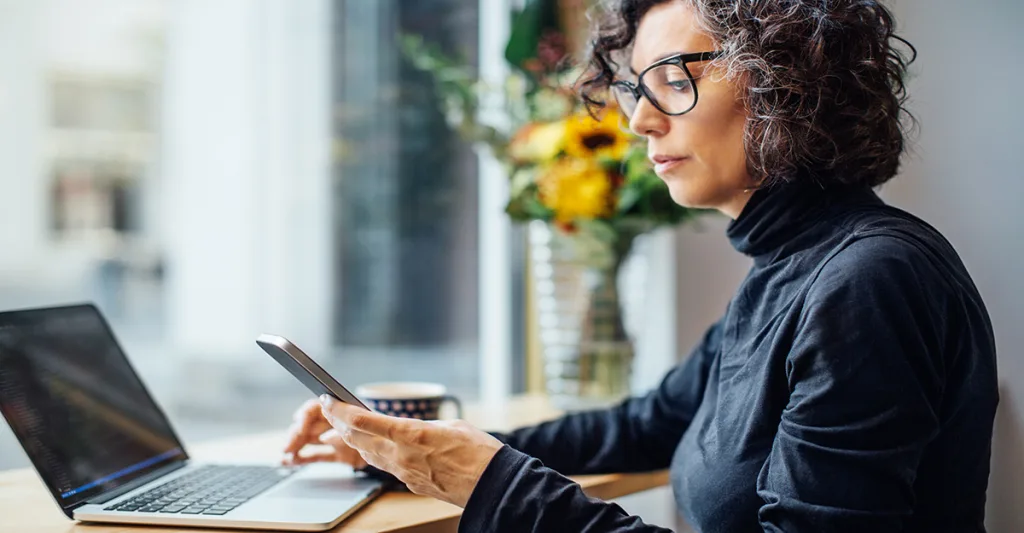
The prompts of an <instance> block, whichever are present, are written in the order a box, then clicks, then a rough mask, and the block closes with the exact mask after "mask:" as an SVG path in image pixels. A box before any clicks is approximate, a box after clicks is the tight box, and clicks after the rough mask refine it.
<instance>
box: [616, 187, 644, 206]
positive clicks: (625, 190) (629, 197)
mask: <svg viewBox="0 0 1024 533" xmlns="http://www.w3.org/2000/svg"><path fill="white" fill-rule="evenodd" d="M643 195H644V193H643V191H642V190H641V189H640V188H638V187H636V186H635V185H633V184H631V183H627V184H626V185H624V186H623V187H622V189H620V190H619V203H618V205H617V206H616V211H618V212H619V213H620V214H622V213H626V212H628V211H629V210H630V209H633V207H634V206H636V204H637V202H639V201H640V199H641V198H643Z"/></svg>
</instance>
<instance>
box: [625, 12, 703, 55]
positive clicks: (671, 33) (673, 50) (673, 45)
mask: <svg viewBox="0 0 1024 533" xmlns="http://www.w3.org/2000/svg"><path fill="white" fill-rule="evenodd" d="M713 49H714V42H713V41H712V39H711V37H710V36H708V35H707V34H706V33H704V32H703V31H702V30H701V29H700V26H699V25H698V24H697V17H696V14H695V12H694V11H693V9H692V8H691V7H690V6H689V5H688V4H687V3H686V2H683V1H681V0H670V1H669V2H665V3H662V4H658V5H656V6H654V7H652V8H651V9H650V10H649V11H648V12H647V13H646V14H644V16H643V18H641V19H640V24H639V25H638V26H637V29H636V38H635V39H634V40H633V48H632V51H631V54H630V57H629V66H630V67H631V68H632V70H633V71H634V72H640V71H641V70H643V69H644V67H646V66H647V65H650V64H651V63H654V62H655V61H658V60H659V59H663V58H665V57H667V56H670V55H673V54H679V53H691V52H705V51H708V50H713Z"/></svg>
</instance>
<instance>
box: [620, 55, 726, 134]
mask: <svg viewBox="0 0 1024 533" xmlns="http://www.w3.org/2000/svg"><path fill="white" fill-rule="evenodd" d="M721 55H722V52H721V51H715V52H696V53H693V54H677V55H674V56H670V57H666V58H665V59H662V60H660V61H657V62H655V63H654V64H652V65H651V66H649V67H647V68H645V69H644V70H643V72H641V73H640V75H639V76H638V77H637V80H636V85H634V84H632V83H630V82H628V81H624V80H622V81H616V82H613V83H612V84H611V90H612V93H613V94H614V95H615V100H616V101H617V102H618V103H619V108H620V109H621V110H622V113H623V114H625V115H626V117H627V118H631V117H632V116H633V112H634V111H636V106H637V104H638V103H639V102H640V97H641V96H644V97H646V98H647V99H648V100H649V101H650V102H651V104H653V105H654V107H655V108H657V109H658V111H661V112H662V113H664V114H666V115H670V116H676V115H682V114H684V113H688V112H689V111H690V110H691V109H693V108H694V106H696V105H697V85H696V83H695V79H694V77H693V74H690V69H689V68H687V66H686V64H687V63H697V62H700V61H710V60H712V59H715V58H717V57H719V56H721Z"/></svg>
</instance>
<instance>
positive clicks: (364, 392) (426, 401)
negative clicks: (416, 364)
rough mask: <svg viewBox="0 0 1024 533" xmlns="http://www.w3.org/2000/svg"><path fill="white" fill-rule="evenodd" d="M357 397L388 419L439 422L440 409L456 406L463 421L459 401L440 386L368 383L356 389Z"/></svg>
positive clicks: (416, 383) (413, 382) (401, 382)
mask: <svg viewBox="0 0 1024 533" xmlns="http://www.w3.org/2000/svg"><path fill="white" fill-rule="evenodd" d="M356 396H358V397H359V399H361V400H363V403H365V404H366V406H367V407H369V408H370V409H373V410H374V411H377V412H379V413H384V414H386V415H388V416H396V417H399V418H415V419H418V420H439V419H440V412H441V405H443V404H444V403H446V402H447V403H452V404H454V405H455V409H456V412H457V413H458V414H457V417H458V418H462V403H461V402H459V399H458V398H456V397H454V396H452V395H450V394H448V389H447V388H446V387H445V386H444V385H441V384H439V383H426V382H419V381H394V382H379V383H367V384H365V385H361V386H360V387H359V388H357V389H356Z"/></svg>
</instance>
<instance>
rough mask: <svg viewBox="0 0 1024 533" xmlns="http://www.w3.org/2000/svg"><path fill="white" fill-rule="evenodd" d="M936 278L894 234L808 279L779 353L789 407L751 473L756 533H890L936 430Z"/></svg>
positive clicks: (941, 294)
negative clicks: (787, 343) (788, 341)
mask: <svg viewBox="0 0 1024 533" xmlns="http://www.w3.org/2000/svg"><path fill="white" fill-rule="evenodd" d="M950 294H951V291H950V290H949V289H948V284H947V283H946V282H945V281H944V279H943V278H942V276H941V275H940V274H939V271H938V270H937V269H936V268H935V266H934V265H933V264H931V263H930V262H929V261H928V260H927V257H926V255H925V254H924V253H922V252H920V251H918V250H917V249H916V248H915V247H914V245H913V244H911V243H909V242H907V241H904V240H902V239H900V238H898V237H893V236H874V237H867V238H864V239H861V240H858V241H855V242H854V243H853V244H851V245H850V246H849V247H848V248H846V249H844V250H842V251H840V252H838V254H837V255H835V256H834V257H833V258H832V259H831V260H830V261H829V262H827V263H826V264H825V266H824V267H823V268H822V270H821V271H820V273H819V275H818V277H817V278H816V279H815V280H814V281H812V284H811V286H810V289H809V292H808V295H807V301H806V302H805V304H804V312H803V314H802V316H801V318H800V323H799V324H798V326H797V331H796V334H795V342H794V345H793V347H792V350H791V352H790V354H789V356H788V357H787V361H786V373H787V379H788V381H789V388H790V399H789V402H788V404H787V406H786V407H785V409H784V411H783V413H782V419H781V422H780V424H779V428H778V433H777V435H776V438H775V441H774V443H773V445H772V448H771V452H770V454H769V456H768V460H767V461H766V463H765V464H764V466H763V468H762V469H761V472H760V475H759V477H758V483H757V492H758V495H759V496H760V497H761V498H762V499H763V500H764V505H763V506H762V507H761V509H760V512H759V519H760V522H761V525H762V527H763V529H764V531H766V532H775V533H777V532H783V531H784V532H787V533H811V532H814V533H831V532H855V531H857V532H859V531H871V532H873V533H889V532H892V533H895V532H898V531H902V523H903V521H904V520H905V519H906V518H908V517H909V516H910V515H911V514H912V513H913V508H914V490H913V486H914V483H915V479H916V476H917V469H918V465H919V463H920V461H921V458H922V455H923V453H924V450H925V446H926V445H927V444H928V443H929V442H930V441H931V440H932V439H933V438H934V437H935V436H936V435H937V433H938V430H939V415H938V409H939V405H940V402H941V396H942V387H943V386H942V384H943V383H944V380H945V378H944V363H943V361H942V357H941V354H942V353H943V348H942V345H943V338H944V333H943V330H944V328H945V327H946V322H947V321H948V320H952V318H951V315H953V314H954V312H955V311H954V309H955V305H953V304H952V303H951V302H952V298H950V297H949V295H950Z"/></svg>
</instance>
